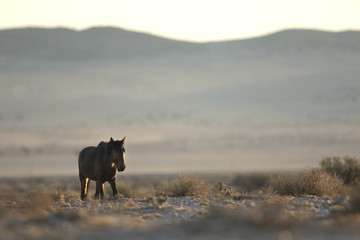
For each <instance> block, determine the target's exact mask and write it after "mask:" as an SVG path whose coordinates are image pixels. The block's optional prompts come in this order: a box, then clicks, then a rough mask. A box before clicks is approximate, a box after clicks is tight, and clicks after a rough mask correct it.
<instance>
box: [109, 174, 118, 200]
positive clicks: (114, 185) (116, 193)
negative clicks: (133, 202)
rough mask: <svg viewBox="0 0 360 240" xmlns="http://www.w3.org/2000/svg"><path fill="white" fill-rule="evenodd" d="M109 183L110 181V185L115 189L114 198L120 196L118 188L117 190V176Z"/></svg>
mask: <svg viewBox="0 0 360 240" xmlns="http://www.w3.org/2000/svg"><path fill="white" fill-rule="evenodd" d="M109 183H110V186H111V188H112V190H113V197H114V198H118V197H119V194H118V190H117V188H116V178H113V179H111V180H110V181H109Z"/></svg>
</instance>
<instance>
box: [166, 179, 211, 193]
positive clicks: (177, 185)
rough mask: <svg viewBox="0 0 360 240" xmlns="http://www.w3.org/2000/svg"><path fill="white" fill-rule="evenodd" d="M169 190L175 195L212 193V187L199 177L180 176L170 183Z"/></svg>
mask: <svg viewBox="0 0 360 240" xmlns="http://www.w3.org/2000/svg"><path fill="white" fill-rule="evenodd" d="M168 192H169V195H170V196H173V197H183V196H204V195H207V194H210V193H211V188H210V187H209V186H208V185H207V184H206V183H205V182H204V181H202V180H200V179H199V178H188V177H179V178H177V179H176V180H174V181H173V182H172V183H171V184H170V187H169V189H168Z"/></svg>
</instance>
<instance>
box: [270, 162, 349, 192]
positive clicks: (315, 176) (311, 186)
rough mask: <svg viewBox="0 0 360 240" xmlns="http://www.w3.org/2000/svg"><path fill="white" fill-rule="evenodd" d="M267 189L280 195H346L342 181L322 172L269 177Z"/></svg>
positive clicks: (346, 189) (314, 170)
mask: <svg viewBox="0 0 360 240" xmlns="http://www.w3.org/2000/svg"><path fill="white" fill-rule="evenodd" d="M269 187H270V188H271V189H273V190H274V191H275V192H276V193H278V194H280V195H292V196H302V195H316V196H338V195H343V194H347V193H348V188H347V187H344V184H343V181H342V180H341V179H339V178H337V177H336V176H332V175H330V174H329V173H327V172H325V171H324V170H321V169H318V168H315V169H308V170H305V171H303V172H302V173H300V174H298V175H295V176H284V175H278V176H275V177H271V178H270V180H269Z"/></svg>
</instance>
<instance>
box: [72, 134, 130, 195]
mask: <svg viewBox="0 0 360 240" xmlns="http://www.w3.org/2000/svg"><path fill="white" fill-rule="evenodd" d="M124 144H125V137H124V138H123V139H122V140H121V141H118V140H117V141H114V140H113V138H112V137H111V138H110V141H109V142H100V143H99V145H98V146H97V147H94V146H90V147H86V148H84V149H82V150H81V152H80V154H79V158H78V164H79V178H80V183H81V200H85V199H86V197H87V195H88V193H89V185H90V184H89V183H90V180H93V181H96V193H95V199H98V200H100V199H103V198H104V183H105V182H109V183H110V186H111V188H112V191H113V197H114V198H118V191H117V188H116V178H115V177H116V172H117V171H119V172H123V171H124V170H125V167H126V166H125V148H124Z"/></svg>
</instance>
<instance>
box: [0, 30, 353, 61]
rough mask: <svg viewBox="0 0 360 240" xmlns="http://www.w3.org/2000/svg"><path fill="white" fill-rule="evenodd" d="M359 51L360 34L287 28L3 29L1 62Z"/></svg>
mask: <svg viewBox="0 0 360 240" xmlns="http://www.w3.org/2000/svg"><path fill="white" fill-rule="evenodd" d="M354 53H356V54H358V53H360V32H359V31H346V32H338V33H334V32H325V31H316V30H285V31H280V32H276V33H273V34H270V35H266V36H263V37H258V38H251V39H243V40H233V41H223V42H210V43H192V42H183V41H175V40H170V39H166V38H162V37H157V36H154V35H150V34H145V33H139V32H133V31H127V30H123V29H120V28H111V27H98V28H90V29H87V30H84V31H75V30H71V29H66V28H54V29H42V28H22V29H10V30H1V31H0V63H1V62H13V61H15V62H16V61H24V60H32V61H34V60H35V61H93V60H96V61H101V60H129V59H149V58H150V59H151V58H162V57H169V56H170V57H174V56H190V57H194V56H200V57H205V58H218V57H220V58H223V57H226V58H243V57H245V58H248V57H264V56H265V57H266V56H274V55H279V56H293V55H308V54H311V55H313V54H325V55H326V54H354Z"/></svg>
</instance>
